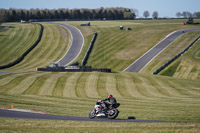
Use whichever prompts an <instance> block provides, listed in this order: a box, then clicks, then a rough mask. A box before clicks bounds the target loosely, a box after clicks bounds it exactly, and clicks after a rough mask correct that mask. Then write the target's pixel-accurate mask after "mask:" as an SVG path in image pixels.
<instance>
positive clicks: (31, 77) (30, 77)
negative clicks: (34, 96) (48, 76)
mask: <svg viewBox="0 0 200 133" xmlns="http://www.w3.org/2000/svg"><path fill="white" fill-rule="evenodd" d="M40 75H41V74H37V73H32V74H27V75H25V79H24V80H23V81H22V82H20V83H19V84H17V85H16V86H15V87H13V88H12V89H10V90H9V91H8V92H7V94H9V95H16V94H23V93H24V91H26V90H27V89H28V88H29V87H30V85H31V84H33V82H34V81H35V79H36V78H37V77H38V76H40ZM42 75H43V74H42Z"/></svg>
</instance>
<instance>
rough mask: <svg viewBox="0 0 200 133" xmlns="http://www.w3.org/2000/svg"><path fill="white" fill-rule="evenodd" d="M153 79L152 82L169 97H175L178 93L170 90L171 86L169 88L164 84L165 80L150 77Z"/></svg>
mask: <svg viewBox="0 0 200 133" xmlns="http://www.w3.org/2000/svg"><path fill="white" fill-rule="evenodd" d="M149 80H150V81H151V84H152V85H153V86H154V87H156V88H157V89H158V91H159V92H160V93H161V94H162V95H165V96H167V97H175V96H177V95H176V94H174V93H172V92H171V91H170V90H171V88H168V87H167V86H165V85H163V83H162V82H163V81H160V80H155V79H154V78H153V77H152V78H150V79H149Z"/></svg>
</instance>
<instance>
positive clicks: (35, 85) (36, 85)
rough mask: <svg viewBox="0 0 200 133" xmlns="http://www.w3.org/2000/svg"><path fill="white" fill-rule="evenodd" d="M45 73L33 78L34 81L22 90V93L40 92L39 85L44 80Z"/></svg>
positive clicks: (40, 85)
mask: <svg viewBox="0 0 200 133" xmlns="http://www.w3.org/2000/svg"><path fill="white" fill-rule="evenodd" d="M46 79H47V77H46V75H42V76H39V77H37V78H36V79H35V81H34V82H33V83H32V84H31V85H30V86H29V88H28V89H27V90H26V91H24V92H23V94H33V95H37V94H39V92H40V89H41V87H42V86H43V84H44V82H45V81H46Z"/></svg>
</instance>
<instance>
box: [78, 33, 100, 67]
mask: <svg viewBox="0 0 200 133" xmlns="http://www.w3.org/2000/svg"><path fill="white" fill-rule="evenodd" d="M96 38H97V32H94V35H93V38H92V40H91V42H90V46H89V48H88V50H87V52H86V54H85V56H84V58H83V60H82V63H81V65H82V66H85V64H86V63H87V60H88V58H89V55H90V53H91V51H92V48H93V45H94V43H95V40H96Z"/></svg>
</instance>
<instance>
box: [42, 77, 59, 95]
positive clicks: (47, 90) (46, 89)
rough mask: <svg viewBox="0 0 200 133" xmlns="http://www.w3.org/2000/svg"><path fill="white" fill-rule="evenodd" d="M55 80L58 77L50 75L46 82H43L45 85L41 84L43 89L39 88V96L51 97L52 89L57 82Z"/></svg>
mask: <svg viewBox="0 0 200 133" xmlns="http://www.w3.org/2000/svg"><path fill="white" fill-rule="evenodd" d="M57 78H58V76H57V75H55V74H54V75H53V76H52V75H51V76H49V77H48V78H47V80H46V81H45V83H44V84H43V87H42V88H41V90H40V93H39V94H40V95H47V96H52V94H53V89H54V86H55V84H56V82H57Z"/></svg>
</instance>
